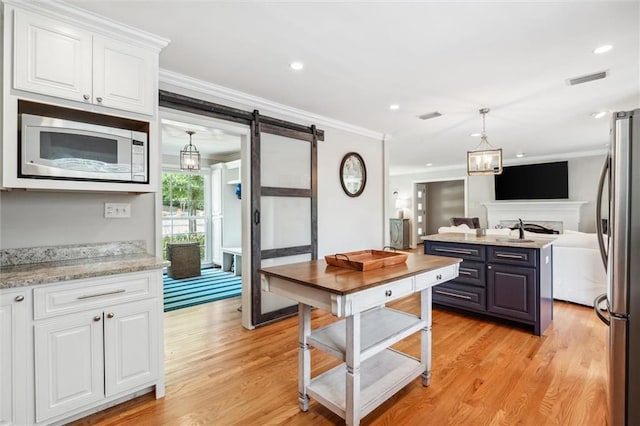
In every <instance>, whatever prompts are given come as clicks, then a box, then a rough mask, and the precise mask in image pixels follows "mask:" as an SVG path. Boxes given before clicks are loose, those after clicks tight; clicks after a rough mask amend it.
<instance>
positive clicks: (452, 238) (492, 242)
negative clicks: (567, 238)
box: [421, 232, 555, 249]
mask: <svg viewBox="0 0 640 426" xmlns="http://www.w3.org/2000/svg"><path fill="white" fill-rule="evenodd" d="M421 238H422V239H423V240H425V241H438V242H443V243H466V244H483V245H487V246H503V247H521V248H534V249H539V248H543V247H546V246H548V245H551V244H553V241H554V240H555V238H554V237H537V238H530V237H527V238H525V240H524V241H522V242H521V241H520V240H518V238H513V237H511V238H510V237H508V236H505V235H482V236H476V235H475V234H465V233H462V232H459V233H458V232H450V233H444V234H433V235H426V236H424V237H421Z"/></svg>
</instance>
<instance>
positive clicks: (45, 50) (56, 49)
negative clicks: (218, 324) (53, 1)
mask: <svg viewBox="0 0 640 426" xmlns="http://www.w3.org/2000/svg"><path fill="white" fill-rule="evenodd" d="M14 38H15V41H14V69H13V78H14V87H15V88H16V89H20V90H27V91H30V92H36V93H42V94H45V95H51V96H57V97H60V98H65V99H71V100H74V101H79V102H86V103H91V99H92V83H91V78H92V77H91V68H92V58H91V51H92V36H91V33H89V32H86V31H82V30H80V29H78V28H75V27H73V26H70V25H67V24H64V23H61V22H59V21H56V20H53V19H49V18H45V17H43V16H39V15H35V14H31V13H28V12H24V11H21V10H16V11H15V27H14Z"/></svg>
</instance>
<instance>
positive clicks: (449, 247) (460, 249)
mask: <svg viewBox="0 0 640 426" xmlns="http://www.w3.org/2000/svg"><path fill="white" fill-rule="evenodd" d="M426 253H427V254H435V255H438V256H449V257H459V258H460V259H464V260H478V261H484V259H485V247H484V246H479V245H475V244H451V243H433V242H428V243H427V245H426Z"/></svg>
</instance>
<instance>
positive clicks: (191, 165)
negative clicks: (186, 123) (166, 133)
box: [180, 130, 200, 171]
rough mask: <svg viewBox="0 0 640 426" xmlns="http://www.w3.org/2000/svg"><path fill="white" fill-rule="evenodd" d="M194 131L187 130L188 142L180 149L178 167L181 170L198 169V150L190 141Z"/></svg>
mask: <svg viewBox="0 0 640 426" xmlns="http://www.w3.org/2000/svg"><path fill="white" fill-rule="evenodd" d="M194 133H195V132H193V131H191V130H188V131H187V134H188V135H189V144H188V145H185V146H184V148H183V149H182V151H180V169H181V170H188V171H194V170H200V152H198V148H196V146H195V145H193V144H192V143H191V136H193V134H194Z"/></svg>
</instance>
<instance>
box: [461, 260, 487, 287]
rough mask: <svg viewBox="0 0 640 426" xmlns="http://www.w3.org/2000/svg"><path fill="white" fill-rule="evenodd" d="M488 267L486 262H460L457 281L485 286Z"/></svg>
mask: <svg viewBox="0 0 640 426" xmlns="http://www.w3.org/2000/svg"><path fill="white" fill-rule="evenodd" d="M485 272H486V268H485V265H484V263H480V262H468V261H466V260H465V261H464V262H462V263H461V264H460V270H459V271H458V278H456V281H457V282H461V283H465V284H471V285H476V286H481V287H484V286H485V283H486V281H485V276H486V274H485Z"/></svg>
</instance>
